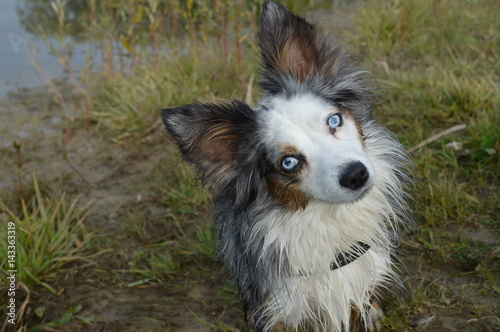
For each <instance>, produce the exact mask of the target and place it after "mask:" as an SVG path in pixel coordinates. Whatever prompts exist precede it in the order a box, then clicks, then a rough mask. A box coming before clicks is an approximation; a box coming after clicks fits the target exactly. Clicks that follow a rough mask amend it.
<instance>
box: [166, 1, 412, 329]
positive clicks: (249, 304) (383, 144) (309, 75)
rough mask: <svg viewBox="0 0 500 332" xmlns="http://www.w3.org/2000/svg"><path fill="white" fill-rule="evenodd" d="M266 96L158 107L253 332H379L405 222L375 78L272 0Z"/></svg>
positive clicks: (393, 144)
mask: <svg viewBox="0 0 500 332" xmlns="http://www.w3.org/2000/svg"><path fill="white" fill-rule="evenodd" d="M258 37H259V46H260V50H261V57H262V59H261V62H262V71H261V81H260V87H261V88H262V90H263V99H262V101H261V102H260V104H259V106H257V107H256V108H251V107H250V106H249V105H247V104H245V103H243V102H240V101H237V100H231V101H225V102H213V103H206V104H191V105H185V106H181V107H177V108H170V109H164V110H163V112H162V118H163V122H164V123H165V125H166V127H167V129H168V131H169V133H170V134H171V135H172V136H173V138H174V139H175V140H176V142H177V143H178V145H179V148H180V151H181V153H182V155H183V156H184V158H185V160H187V161H189V162H191V163H194V164H195V165H196V166H197V168H198V170H199V171H200V173H201V176H202V179H203V182H204V183H206V184H207V186H208V187H209V190H210V192H211V194H212V197H213V203H214V210H215V218H216V228H217V230H218V232H219V241H220V255H221V257H222V258H223V260H224V261H225V262H226V264H227V266H228V268H229V269H230V270H231V271H232V272H233V273H234V275H235V277H236V280H237V285H238V288H239V291H240V293H241V296H242V297H243V300H244V306H245V310H249V311H250V312H251V314H252V316H251V317H252V320H253V322H254V324H255V328H256V330H257V331H274V330H279V329H283V328H289V329H292V330H298V329H302V330H304V329H307V330H309V329H310V330H316V331H318V330H321V331H358V330H360V331H364V330H368V331H375V330H378V329H379V327H380V324H379V323H378V318H379V317H380V316H381V315H382V312H381V309H380V307H379V306H378V305H375V304H374V303H375V302H374V300H375V298H376V297H377V295H378V294H379V291H380V290H381V289H383V288H385V287H387V286H388V284H392V283H395V282H397V277H396V273H395V271H394V267H393V260H394V257H393V256H394V252H395V248H396V246H397V244H398V234H399V233H400V228H401V227H400V226H401V225H403V224H404V223H406V222H407V221H408V220H409V219H410V213H409V211H408V208H407V207H408V204H407V200H408V196H407V189H406V186H407V184H408V183H409V177H408V171H407V166H408V165H409V159H408V157H407V154H406V152H405V150H404V148H403V147H402V145H401V144H400V143H398V141H397V140H396V139H395V137H394V136H393V135H392V134H391V133H390V132H389V131H388V130H387V129H385V128H384V127H383V126H382V125H381V124H380V123H379V122H378V121H377V120H376V119H375V118H374V117H373V116H372V112H371V106H372V103H373V101H374V98H373V96H374V94H373V91H372V90H373V89H372V84H371V83H370V79H369V78H370V77H369V74H368V73H367V72H366V71H364V70H361V69H360V68H359V67H358V66H357V62H356V61H355V60H354V59H353V57H352V56H351V55H349V54H348V53H347V52H346V51H344V50H343V49H342V48H341V47H340V46H339V45H338V44H336V43H331V42H328V41H327V40H326V38H325V37H324V36H322V35H321V34H320V33H319V32H318V30H317V29H316V27H315V26H314V25H313V24H311V23H310V22H308V21H306V20H304V19H302V18H300V17H298V16H296V15H294V14H293V13H292V12H290V11H289V10H288V9H287V8H286V7H284V6H283V5H281V4H278V3H275V2H270V1H269V2H266V3H264V7H263V10H262V18H261V27H260V31H259V35H258Z"/></svg>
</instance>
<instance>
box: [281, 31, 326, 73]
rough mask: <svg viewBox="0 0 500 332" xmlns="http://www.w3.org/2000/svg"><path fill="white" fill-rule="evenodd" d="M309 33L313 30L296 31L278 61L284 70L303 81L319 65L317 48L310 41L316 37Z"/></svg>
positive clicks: (286, 43) (285, 45)
mask: <svg viewBox="0 0 500 332" xmlns="http://www.w3.org/2000/svg"><path fill="white" fill-rule="evenodd" d="M308 34H311V32H310V31H307V30H306V31H295V32H294V34H293V35H292V36H290V38H289V39H288V40H287V41H286V42H285V44H284V46H283V49H282V50H281V53H280V56H279V57H280V58H279V59H278V61H277V64H278V66H279V67H280V68H281V69H282V70H283V71H284V72H290V73H292V75H294V76H295V77H296V78H298V79H299V81H301V82H303V81H304V80H305V79H306V78H307V76H308V75H309V74H310V73H311V72H312V71H313V70H314V69H315V68H317V67H318V66H317V63H318V54H317V50H316V47H315V46H314V44H313V45H311V42H310V41H311V40H313V41H314V38H310V37H309V36H307V35H308ZM312 37H314V36H312ZM313 43H314V42H313Z"/></svg>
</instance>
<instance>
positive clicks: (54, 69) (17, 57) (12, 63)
mask: <svg viewBox="0 0 500 332" xmlns="http://www.w3.org/2000/svg"><path fill="white" fill-rule="evenodd" d="M27 4H30V5H32V6H36V7H37V8H38V9H39V10H37V13H36V17H37V19H36V20H37V22H38V23H40V26H41V28H43V27H44V24H45V25H48V24H53V22H54V20H56V16H55V15H54V14H53V11H52V9H51V8H50V1H43V0H34V1H29V0H28V1H20V0H2V1H0V32H1V42H0V61H1V65H0V98H2V97H5V96H6V95H7V93H8V92H9V91H14V90H16V89H17V88H18V87H34V86H38V85H41V84H43V83H44V79H43V78H42V77H41V75H40V74H39V73H37V71H36V69H35V67H34V66H33V64H32V63H31V61H30V59H29V58H28V56H27V54H33V50H32V48H31V47H35V48H36V49H38V51H39V54H40V58H39V65H40V67H41V68H43V70H44V71H45V72H46V73H47V75H48V76H49V77H50V78H56V77H62V76H64V75H65V73H64V70H63V68H62V66H61V65H60V64H59V62H58V61H57V59H56V57H54V55H53V54H52V53H51V51H50V50H49V48H48V47H47V46H46V45H45V43H44V41H43V40H42V38H41V37H40V36H38V35H36V34H33V33H31V32H30V31H28V29H26V28H25V27H29V26H33V23H37V22H21V20H20V17H19V10H26V8H27ZM22 23H23V24H22ZM30 45H31V46H30ZM86 49H87V45H85V43H79V44H77V45H76V47H75V50H74V54H73V57H72V60H71V64H72V66H73V67H74V68H78V67H79V66H81V65H83V64H84V63H85V58H86V54H85V53H86V52H85V51H86Z"/></svg>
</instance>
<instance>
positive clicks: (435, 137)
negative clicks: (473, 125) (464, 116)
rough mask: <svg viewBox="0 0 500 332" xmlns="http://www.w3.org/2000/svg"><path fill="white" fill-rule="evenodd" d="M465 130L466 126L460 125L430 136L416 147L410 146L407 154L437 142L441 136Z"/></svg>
mask: <svg viewBox="0 0 500 332" xmlns="http://www.w3.org/2000/svg"><path fill="white" fill-rule="evenodd" d="M465 128H467V125H464V124H460V125H456V126H453V127H451V128H448V129H446V130H443V131H441V132H439V133H437V134H436V135H432V136H431V137H429V138H427V139H425V140H423V141H422V142H420V143H418V144H417V145H415V146H412V147H411V148H409V149H408V153H411V152H413V151H415V150H417V149H420V148H421V147H423V146H426V145H427V144H429V143H432V142H434V141H435V140H438V139H440V138H441V137H443V136H446V135H449V134H451V133H454V132H456V131H459V130H463V129H465Z"/></svg>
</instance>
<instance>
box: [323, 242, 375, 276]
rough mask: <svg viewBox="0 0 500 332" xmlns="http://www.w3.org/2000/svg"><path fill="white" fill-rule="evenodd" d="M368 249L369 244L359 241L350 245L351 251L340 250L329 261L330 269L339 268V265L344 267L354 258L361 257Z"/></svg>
mask: <svg viewBox="0 0 500 332" xmlns="http://www.w3.org/2000/svg"><path fill="white" fill-rule="evenodd" d="M368 249H370V245H368V244H366V243H363V242H359V241H358V245H357V246H352V247H351V251H348V252H345V251H343V252H341V253H340V254H338V255H337V257H336V258H335V260H334V261H333V262H331V263H330V270H332V271H333V270H336V269H340V268H341V267H344V266H346V265H348V264H351V263H352V262H354V261H355V260H356V259H358V258H359V257H361V256H362V255H363V254H364V253H365V252H367V251H368Z"/></svg>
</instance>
